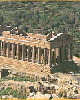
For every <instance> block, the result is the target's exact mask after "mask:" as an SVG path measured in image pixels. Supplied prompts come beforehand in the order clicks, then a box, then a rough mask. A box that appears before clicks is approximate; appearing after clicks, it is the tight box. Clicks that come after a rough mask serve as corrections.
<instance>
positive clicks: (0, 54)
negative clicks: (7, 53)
mask: <svg viewBox="0 0 80 100" xmlns="http://www.w3.org/2000/svg"><path fill="white" fill-rule="evenodd" d="M0 56H1V40H0Z"/></svg>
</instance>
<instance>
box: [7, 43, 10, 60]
mask: <svg viewBox="0 0 80 100" xmlns="http://www.w3.org/2000/svg"><path fill="white" fill-rule="evenodd" d="M7 50H8V58H10V42H8V43H7Z"/></svg>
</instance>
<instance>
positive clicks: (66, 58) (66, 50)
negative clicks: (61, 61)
mask: <svg viewBox="0 0 80 100" xmlns="http://www.w3.org/2000/svg"><path fill="white" fill-rule="evenodd" d="M65 50H66V51H65V52H66V60H67V61H68V46H66V49H65Z"/></svg>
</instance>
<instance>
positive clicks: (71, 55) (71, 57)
mask: <svg viewBox="0 0 80 100" xmlns="http://www.w3.org/2000/svg"><path fill="white" fill-rule="evenodd" d="M72 49H73V45H72V44H70V59H71V60H73V51H72Z"/></svg>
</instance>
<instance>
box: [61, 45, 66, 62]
mask: <svg viewBox="0 0 80 100" xmlns="http://www.w3.org/2000/svg"><path fill="white" fill-rule="evenodd" d="M61 54H62V62H63V61H65V46H63V45H62V47H61Z"/></svg>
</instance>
